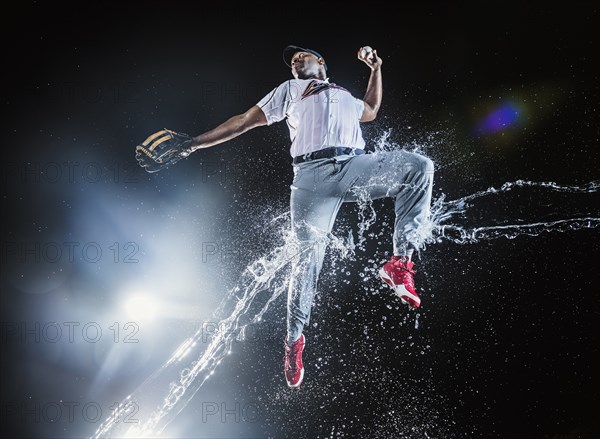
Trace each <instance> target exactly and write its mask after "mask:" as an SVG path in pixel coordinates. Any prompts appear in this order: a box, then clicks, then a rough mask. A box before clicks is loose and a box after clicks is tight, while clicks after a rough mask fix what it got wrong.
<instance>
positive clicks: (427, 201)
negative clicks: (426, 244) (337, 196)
mask: <svg viewBox="0 0 600 439" xmlns="http://www.w3.org/2000/svg"><path fill="white" fill-rule="evenodd" d="M345 168H346V170H345V175H344V180H345V181H348V182H350V184H349V186H348V190H347V192H346V196H345V198H344V201H357V200H360V199H364V198H367V197H368V198H370V199H377V198H383V197H393V198H394V199H395V214H396V220H395V224H394V235H393V244H394V255H393V257H392V258H391V259H390V261H389V262H388V263H387V264H385V265H384V267H383V268H382V270H381V272H380V274H381V276H382V278H383V280H384V281H385V282H386V283H388V284H389V285H390V286H392V288H394V290H395V291H396V293H397V294H398V295H399V296H400V298H401V299H402V300H403V301H404V302H405V303H408V304H409V305H410V306H412V307H413V308H417V307H419V306H420V298H419V296H418V295H417V293H416V290H415V287H414V281H413V273H414V272H413V271H412V268H413V265H414V264H413V262H412V260H411V257H412V253H413V251H414V250H415V249H419V248H421V247H422V244H423V240H424V239H425V238H426V237H428V235H429V233H430V230H429V214H430V205H431V193H432V187H433V172H434V168H433V162H432V161H431V160H430V159H429V158H427V157H425V156H423V155H420V154H415V153H411V152H408V151H389V152H381V153H377V154H367V155H362V156H357V157H354V158H352V159H350V160H349V161H348V162H347V165H346V166H345Z"/></svg>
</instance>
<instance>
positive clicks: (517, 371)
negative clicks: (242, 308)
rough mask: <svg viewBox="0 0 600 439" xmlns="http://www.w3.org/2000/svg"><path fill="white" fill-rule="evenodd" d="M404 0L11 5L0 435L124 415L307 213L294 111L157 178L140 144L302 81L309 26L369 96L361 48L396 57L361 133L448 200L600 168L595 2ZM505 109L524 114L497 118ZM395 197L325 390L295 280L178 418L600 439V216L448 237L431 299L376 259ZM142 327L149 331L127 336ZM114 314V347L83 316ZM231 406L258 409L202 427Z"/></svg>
mask: <svg viewBox="0 0 600 439" xmlns="http://www.w3.org/2000/svg"><path fill="white" fill-rule="evenodd" d="M396 8H397V9H398V11H397V12H393V11H392V10H391V9H390V8H389V7H384V6H380V5H377V4H374V3H372V2H369V3H365V4H364V5H363V6H362V7H361V9H360V10H346V11H344V9H342V10H340V9H339V8H338V7H336V6H334V5H332V4H331V5H330V4H324V3H320V4H313V3H310V4H308V3H306V4H294V5H280V6H279V7H278V8H263V7H261V6H258V5H256V6H254V7H234V6H228V5H225V4H224V5H216V4H212V5H211V6H207V5H206V4H203V3H195V2H139V3H131V2H130V3H125V4H121V3H91V4H81V3H80V4H73V5H68V4H67V3H63V4H60V5H49V4H48V5H46V4H41V3H38V2H34V3H27V4H24V5H22V6H20V7H19V9H17V10H16V12H13V13H11V14H6V15H5V17H4V19H5V24H4V28H3V34H4V36H3V40H4V53H3V56H4V63H3V64H4V68H3V74H4V78H5V79H4V84H5V87H4V99H3V104H4V117H3V126H4V130H3V132H4V136H5V137H4V148H3V152H4V159H3V161H2V191H1V195H2V212H3V213H2V216H3V227H2V275H1V288H2V292H1V298H0V304H1V312H0V316H1V321H2V333H1V334H0V336H1V340H0V346H1V347H2V353H1V357H0V358H1V361H2V371H1V375H0V384H1V388H0V400H1V401H0V402H1V403H2V407H1V409H2V411H1V413H0V414H1V425H2V429H3V431H6V432H10V433H13V434H18V435H19V436H21V437H52V438H70V437H86V436H90V435H92V434H93V432H94V430H95V429H96V428H97V427H98V424H99V421H98V420H94V421H90V418H94V414H93V413H92V414H89V413H88V414H87V415H85V416H84V415H83V414H82V411H81V408H82V407H84V406H85V405H86V404H88V405H89V404H90V403H93V407H98V406H99V407H102V409H103V412H104V413H108V412H109V411H110V408H109V406H110V405H111V404H114V403H115V402H118V401H120V400H122V399H123V398H124V397H125V396H127V394H129V392H131V391H133V390H134V389H135V388H137V386H138V385H139V384H140V383H141V382H142V381H143V380H144V379H145V378H146V377H147V376H149V375H150V374H151V373H152V372H153V371H154V370H156V369H157V368H158V367H160V365H161V364H163V362H164V361H166V359H167V358H168V357H169V355H170V354H171V352H172V351H173V350H174V349H175V348H176V347H177V346H178V345H179V344H180V343H181V341H182V340H183V339H184V338H185V337H187V336H189V335H190V333H193V329H194V328H197V326H198V324H199V322H205V321H209V320H210V319H211V315H212V313H213V311H214V310H215V309H216V308H217V306H218V305H219V303H220V302H221V300H222V298H223V297H225V296H226V295H227V292H228V291H229V290H230V289H231V288H233V287H234V286H235V285H236V281H237V279H238V277H239V276H240V274H241V273H242V271H243V269H244V268H245V267H246V265H247V264H248V263H249V262H251V261H254V260H256V259H257V258H258V257H260V256H261V255H263V254H264V253H265V252H266V251H267V250H268V249H269V248H271V247H272V246H273V245H275V244H276V243H277V242H278V241H277V236H271V235H269V234H268V233H267V232H268V231H269V229H268V228H265V227H264V225H265V224H268V221H269V219H270V218H272V217H274V216H276V215H279V214H282V213H284V212H285V211H286V209H287V203H288V196H289V184H290V183H291V178H292V171H291V166H290V157H289V153H288V149H289V138H288V133H287V128H286V126H285V124H283V123H282V124H277V125H275V126H272V127H262V128H259V129H256V130H254V131H252V132H250V133H248V134H246V135H245V136H242V137H240V138H238V139H235V140H233V141H231V142H229V143H227V144H224V145H221V146H218V147H215V148H211V149H209V150H205V151H200V152H199V153H197V154H194V155H193V156H191V157H190V158H189V159H187V160H185V161H182V162H180V163H178V164H177V165H176V167H173V168H171V169H169V170H167V171H164V172H161V173H158V174H152V175H149V174H146V173H144V172H143V171H142V170H141V169H139V168H138V167H137V165H136V163H135V162H134V161H133V150H134V147H135V145H136V143H138V142H140V141H141V140H143V139H144V138H145V137H146V136H147V135H149V134H150V133H152V132H154V131H156V130H157V129H160V128H163V127H166V128H170V129H175V130H179V131H184V132H188V133H190V134H198V133H201V132H203V131H204V130H206V129H208V128H211V127H214V126H215V125H217V124H218V123H220V122H222V121H223V120H225V119H226V118H228V117H230V116H232V115H234V114H237V113H240V112H243V111H245V110H246V109H248V108H249V107H250V106H252V105H254V104H255V103H256V102H258V100H259V99H260V98H262V97H263V96H264V95H265V94H266V93H267V92H268V91H270V90H271V89H272V88H273V87H274V86H276V85H278V84H279V83H281V82H283V81H284V80H286V79H288V78H290V72H289V70H288V69H287V67H286V66H285V65H284V64H283V62H282V60H281V51H282V49H283V48H284V47H285V46H286V45H288V44H298V45H304V46H306V47H310V48H314V49H316V50H319V51H320V52H321V53H322V54H323V55H324V56H325V58H326V60H327V63H328V65H329V72H328V74H329V75H330V80H331V81H333V82H335V83H337V84H340V85H342V86H344V87H345V88H347V89H348V90H349V91H350V92H352V93H353V94H354V95H355V96H358V97H360V96H362V93H364V90H365V87H366V82H367V79H368V73H369V71H368V69H367V67H366V66H364V65H362V64H361V63H360V62H359V61H358V60H357V59H356V52H357V50H358V48H359V47H361V46H363V45H367V44H368V45H370V46H372V47H374V48H375V49H377V50H378V53H379V55H380V56H381V57H382V58H383V61H384V64H383V78H384V99H383V105H382V108H381V110H380V113H379V117H378V119H377V121H375V122H373V123H370V124H365V125H364V135H365V139H366V140H367V143H369V145H370V147H372V145H374V144H375V143H376V141H377V140H378V139H380V138H381V136H382V135H384V134H385V133H387V134H389V138H388V141H389V142H391V143H395V144H398V145H399V146H400V147H406V148H409V149H412V148H414V147H416V146H418V147H419V149H420V151H422V152H424V153H426V154H427V155H428V156H430V157H431V158H432V159H433V160H434V162H435V163H436V177H435V186H434V199H436V200H437V199H439V198H440V197H442V196H445V197H446V199H455V198H459V197H462V196H465V195H468V194H471V193H474V192H476V191H480V190H485V189H487V188H488V187H491V186H493V187H496V188H498V187H500V186H501V185H502V184H503V183H505V182H511V181H515V180H517V179H524V180H530V181H544V182H548V181H554V182H557V183H558V184H560V185H567V186H569V185H579V186H584V185H586V184H588V183H589V182H591V181H595V180H598V179H599V176H600V172H599V171H598V169H599V166H600V160H599V159H600V153H599V152H598V147H599V141H598V139H599V135H600V133H599V129H598V105H599V103H600V101H599V97H600V96H599V90H598V67H599V63H598V55H597V52H598V43H599V41H600V40H599V38H598V34H597V31H596V30H595V26H597V22H598V12H597V10H595V9H594V8H593V7H579V6H576V5H575V4H569V5H563V6H562V7H560V8H559V7H556V8H551V7H549V6H545V7H534V6H529V5H527V4H526V3H524V2H521V3H517V4H513V5H508V4H500V3H498V4H486V5H484V4H475V5H467V4H463V5H438V4H435V3H419V5H418V6H417V5H416V4H411V5H404V4H401V5H398V6H396ZM509 104H510V105H513V106H514V108H517V109H518V118H517V119H516V120H515V121H513V122H512V123H507V124H506V126H504V127H502V128H501V129H500V130H498V131H495V132H490V131H486V130H483V129H481V128H480V123H481V121H482V120H484V119H485V117H486V115H488V114H490V113H491V112H493V111H495V110H496V109H498V108H500V107H502V106H503V105H509ZM390 130H391V131H390ZM483 201H484V202H482V203H481V204H476V205H475V206H474V207H473V208H471V209H469V210H468V211H467V213H466V215H465V217H463V218H461V219H460V221H461V223H460V224H461V225H464V226H469V227H479V226H491V225H502V224H517V223H535V222H548V221H554V220H559V219H568V218H574V217H595V218H597V217H598V216H599V215H598V210H599V209H598V207H599V200H598V196H597V194H596V193H588V194H573V193H569V192H563V193H556V192H553V191H548V190H541V189H535V188H528V189H519V190H514V191H511V192H510V193H506V194H499V195H498V196H495V197H488V198H484V200H483ZM373 206H374V208H375V210H376V212H377V215H378V216H377V223H376V224H375V225H374V226H373V227H372V229H371V231H372V232H374V233H375V234H379V233H380V232H382V233H381V236H379V237H370V238H369V241H368V242H367V244H366V248H365V249H363V250H358V251H357V253H356V255H355V256H354V257H351V258H348V259H345V260H342V261H337V262H335V263H334V262H333V261H334V260H335V258H334V259H331V258H328V259H327V260H326V263H325V266H324V269H323V270H324V271H323V273H324V274H323V275H322V279H321V281H322V282H321V289H320V292H319V295H318V297H317V299H316V302H315V308H314V310H313V316H312V319H313V320H312V324H313V325H312V326H311V327H310V328H309V329H308V330H307V331H306V336H307V349H306V351H305V355H304V358H305V363H306V381H305V384H304V385H303V386H302V388H301V390H300V391H295V392H293V391H290V390H289V389H287V387H286V386H285V382H284V379H283V374H282V370H281V369H282V367H281V357H282V354H283V352H282V342H281V341H282V339H283V335H284V328H285V325H284V319H285V301H284V298H283V297H280V298H279V299H278V301H276V302H275V303H274V305H273V306H272V308H271V309H270V310H269V312H268V313H267V314H266V316H265V317H266V319H265V320H266V323H265V328H266V330H264V331H262V332H261V334H263V336H262V337H259V338H258V339H257V340H254V341H253V342H252V343H250V342H248V343H239V344H237V345H236V347H235V349H234V351H233V352H232V355H231V356H229V357H227V360H226V361H225V362H224V363H223V364H222V365H221V366H220V367H219V369H217V373H215V377H214V380H212V381H211V382H210V384H207V385H206V386H205V387H203V389H202V391H201V392H200V393H198V394H197V396H196V398H195V399H194V400H192V402H191V403H190V404H189V405H188V407H186V409H185V410H184V411H182V412H181V414H180V415H179V417H177V418H176V420H175V421H173V422H172V423H171V424H170V425H169V426H168V427H167V429H166V430H165V436H168V437H198V438H200V437H277V438H279V437H281V438H283V437H286V438H287V437H311V438H314V437H382V438H383V437H385V438H388V437H410V438H413V437H414V438H447V437H448V438H452V437H457V438H462V437H470V438H520V437H527V438H597V437H600V421H599V420H598V407H600V382H599V378H598V370H600V361H599V360H600V355H599V346H600V340H599V331H598V323H599V322H600V301H599V300H598V285H599V280H600V279H599V276H598V267H597V262H596V261H597V260H598V256H599V255H598V253H599V250H600V243H599V239H598V231H597V229H596V228H591V229H578V230H567V231H563V232H553V231H549V232H544V233H541V234H539V235H538V236H525V235H520V236H517V237H516V238H514V239H510V240H509V239H496V240H483V241H481V242H478V243H474V244H466V245H458V244H454V243H452V242H450V241H448V240H442V241H441V242H440V243H437V244H431V245H429V246H428V248H427V249H426V251H424V252H423V253H422V255H421V257H420V258H418V259H417V264H416V268H417V271H418V272H417V275H416V283H417V288H418V289H419V291H420V292H421V297H422V303H423V304H422V308H421V309H420V310H419V311H418V312H410V311H408V310H407V309H406V308H405V307H404V306H401V305H400V304H399V303H398V301H397V299H396V298H394V297H393V296H392V295H391V294H390V292H389V291H388V290H387V289H385V288H382V287H381V286H380V283H379V281H378V280H377V279H376V278H375V276H373V270H374V268H375V267H377V266H378V264H379V263H380V262H381V261H383V260H384V257H385V251H389V249H390V247H391V238H388V237H390V236H391V228H390V226H389V224H390V221H391V219H392V218H391V216H390V215H391V206H392V205H391V202H390V201H389V200H379V201H376V202H374V203H373ZM357 214H358V209H357V208H356V206H352V205H347V206H344V208H343V209H342V211H341V212H340V215H339V217H338V221H337V224H336V228H335V229H336V230H334V233H335V234H336V235H337V236H347V235H348V233H354V235H356V233H357V227H356V223H357ZM65 243H71V244H68V245H66V244H65ZM69 246H71V247H69ZM69 248H73V249H74V253H73V258H70V257H68V249H69ZM84 248H86V249H88V250H89V249H90V248H91V250H90V253H82V249H84ZM98 248H100V249H101V250H102V254H101V255H98V257H96V254H95V253H94V251H96V250H97V249H98ZM57 249H58V251H60V252H61V253H60V256H59V254H58V253H56V251H57ZM117 249H118V252H117ZM209 249H210V251H207V250H209ZM90 255H91V256H90ZM331 256H335V255H333V254H332V255H331ZM365 267H366V268H367V271H365V269H364V268H365ZM346 273H348V274H346ZM361 273H362V274H363V275H364V274H366V276H365V277H362V276H361ZM133 293H138V294H142V295H143V296H144V297H152V298H153V299H154V300H155V301H158V303H159V304H160V306H159V309H158V312H157V316H156V317H155V318H154V320H151V319H147V318H146V317H141V318H140V320H139V321H138V320H135V318H133V317H131V316H130V315H126V314H123V312H124V311H123V306H122V305H123V303H124V301H126V300H127V298H128V297H130V295H131V294H133ZM132 319H133V320H132ZM132 321H133V322H134V323H135V325H136V326H135V328H136V329H137V333H136V335H135V337H136V340H139V342H137V343H132V344H125V343H123V341H124V337H125V334H130V332H127V329H128V328H131V327H128V328H126V327H125V324H126V323H127V322H132ZM65 322H72V323H70V324H72V325H77V326H74V327H76V328H77V331H75V332H74V336H73V340H70V339H68V336H67V334H66V333H65V332H63V333H62V335H60V336H59V335H56V334H55V333H52V332H48V331H53V330H55V329H56V326H53V325H54V324H56V325H58V326H59V327H61V328H62V329H63V330H64V329H66V328H67V327H68V326H66V325H65ZM91 322H93V323H94V325H93V326H94V328H97V327H100V328H101V329H102V330H103V333H102V334H103V335H102V338H101V339H100V340H99V341H93V342H90V341H89V340H86V339H84V338H82V335H81V332H80V331H79V328H82V327H83V326H85V325H86V324H89V323H91ZM114 324H117V326H116V328H118V329H119V330H120V331H121V332H119V334H118V335H117V334H116V333H115V327H114V326H111V325H114ZM44 328H45V329H44ZM111 328H112V329H111ZM28 331H29V332H28ZM44 331H46V332H44ZM78 331H79V332H78ZM65 402H68V403H70V404H71V405H72V406H74V407H76V409H75V410H74V412H73V416H72V417H69V416H68V414H67V412H66V410H65V407H66V406H65ZM208 403H210V404H217V405H218V406H221V404H223V403H225V404H226V406H227V407H228V408H230V409H231V407H234V409H233V410H234V411H236V410H237V414H238V415H240V416H238V418H236V417H235V416H234V415H229V416H228V417H227V416H226V417H225V419H224V420H222V419H220V418H217V417H212V418H210V419H209V420H207V419H204V418H203V417H202V415H203V412H202V411H203V409H204V408H205V407H207V404H208ZM236 404H237V405H236ZM57 407H60V408H61V410H62V411H60V410H59V411H57ZM240 407H241V409H240ZM244 407H246V408H248V407H252V408H255V409H256V416H250V415H248V413H246V412H244V411H243V408H244ZM104 417H105V416H103V417H102V419H104Z"/></svg>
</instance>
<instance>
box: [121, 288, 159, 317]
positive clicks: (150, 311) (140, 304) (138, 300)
mask: <svg viewBox="0 0 600 439" xmlns="http://www.w3.org/2000/svg"><path fill="white" fill-rule="evenodd" d="M157 308H158V307H157V305H156V302H155V301H154V299H152V298H151V297H149V296H147V295H143V294H138V295H135V296H133V297H131V298H130V299H128V300H127V302H126V304H125V309H126V310H127V314H128V315H129V317H131V318H132V319H134V320H151V319H153V318H154V316H155V315H156V310H157Z"/></svg>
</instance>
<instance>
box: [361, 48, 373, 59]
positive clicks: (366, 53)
mask: <svg viewBox="0 0 600 439" xmlns="http://www.w3.org/2000/svg"><path fill="white" fill-rule="evenodd" d="M371 53H373V49H372V48H371V46H364V47H363V48H361V49H360V56H361V57H362V58H363V59H366V58H367V57H368V56H369V55H370V54H371Z"/></svg>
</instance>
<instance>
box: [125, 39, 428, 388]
mask: <svg viewBox="0 0 600 439" xmlns="http://www.w3.org/2000/svg"><path fill="white" fill-rule="evenodd" d="M283 57H284V61H285V63H286V64H287V65H288V66H289V67H290V68H291V71H292V75H293V76H294V79H290V80H288V81H285V82H284V83H282V84H281V85H279V86H278V87H276V88H275V89H273V90H272V91H271V92H270V93H269V94H267V95H266V96H265V97H264V98H262V99H261V100H260V101H259V102H258V103H257V104H256V105H254V106H252V107H251V108H250V109H249V110H248V111H246V112H245V113H242V114H238V115H236V116H233V117H231V118H230V119H228V120H227V121H225V122H224V123H222V124H221V125H219V126H217V127H216V128H214V129H211V130H209V131H207V132H205V133H203V134H200V135H198V136H196V137H190V136H188V135H186V134H183V133H176V132H173V131H170V130H163V131H160V132H158V133H155V134H153V135H152V136H150V137H148V139H146V141H145V142H144V143H143V144H142V145H139V146H138V147H137V155H136V157H137V158H138V161H139V162H140V165H141V166H143V167H144V168H145V169H146V170H147V171H148V172H155V171H157V170H160V169H163V168H164V167H166V166H168V165H170V164H173V163H175V162H177V161H179V160H180V159H182V158H184V157H187V156H189V154H191V153H192V152H194V151H196V150H198V149H202V148H208V147H210V146H214V145H217V144H220V143H223V142H226V141H227V140H230V139H233V138H234V137H237V136H239V135H241V134H243V133H245V132H246V131H248V130H251V129H253V128H256V127H259V126H263V125H271V124H273V123H275V122H279V121H282V120H284V119H285V120H286V122H287V125H288V128H289V131H290V139H291V142H292V143H291V147H290V154H291V156H292V166H293V169H294V178H293V183H292V186H291V198H290V211H291V222H292V231H293V235H294V237H295V239H296V242H297V244H298V246H299V251H298V252H297V253H296V256H295V257H294V260H293V263H292V272H291V277H290V281H289V290H288V299H287V336H286V339H285V340H284V350H285V354H284V375H285V378H286V381H287V384H288V386H289V387H291V388H297V387H299V386H300V384H301V383H302V381H303V379H304V367H303V364H302V351H303V349H304V346H305V336H304V334H303V329H304V326H305V325H307V324H308V323H309V319H310V311H311V307H312V303H313V298H314V294H315V290H316V287H317V279H318V277H319V272H320V270H321V267H322V265H323V257H324V254H325V249H326V245H327V235H328V234H329V233H330V232H331V230H332V227H333V224H334V221H335V218H336V216H337V213H338V210H339V208H340V206H341V204H342V203H343V202H351V201H358V200H360V199H364V197H365V196H367V197H369V198H370V199H377V198H383V197H391V198H394V200H395V214H396V219H395V224H394V234H393V256H392V257H391V258H390V260H389V261H388V262H387V263H386V264H385V265H383V267H382V268H381V270H380V272H379V274H380V276H381V278H382V280H383V281H384V282H385V283H387V284H388V285H389V286H391V287H392V288H393V289H394V291H395V293H396V294H397V295H398V296H399V298H400V299H401V300H402V302H403V303H406V304H407V305H408V306H409V307H411V308H418V307H419V306H420V303H421V300H420V298H419V296H418V294H417V292H416V290H415V286H414V280H413V274H414V271H413V266H414V263H413V262H412V260H411V257H412V255H413V252H414V251H415V250H416V249H419V248H421V247H422V244H423V242H422V241H423V239H422V235H423V233H422V230H423V227H424V226H425V225H426V222H427V220H428V218H429V209H430V203H431V192H432V185H433V172H434V168H433V162H432V161H431V160H430V159H429V158H427V157H424V156H422V155H419V154H416V153H411V152H408V151H404V150H399V151H386V152H377V153H375V154H367V153H365V149H364V148H365V141H364V139H363V137H362V132H361V127H360V122H369V121H372V120H374V119H375V118H376V116H377V112H378V111H379V108H380V105H381V99H382V77H381V65H382V59H381V58H380V57H379V56H378V54H377V51H376V50H372V49H371V48H370V47H368V46H365V47H363V48H361V49H359V51H358V59H359V60H361V61H363V62H364V63H365V64H366V65H367V66H368V67H369V68H370V69H371V73H370V77H369V82H368V85H367V90H366V92H365V95H364V96H363V98H362V99H358V98H355V97H353V96H352V95H351V94H350V93H349V92H348V91H347V90H345V89H344V88H342V87H340V86H339V85H336V84H334V83H332V82H329V80H328V78H327V64H326V63H325V59H324V57H323V56H322V55H321V54H319V53H318V52H316V51H315V50H312V49H307V48H303V47H298V46H288V47H286V48H285V49H284V52H283ZM361 197H363V198H361Z"/></svg>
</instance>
